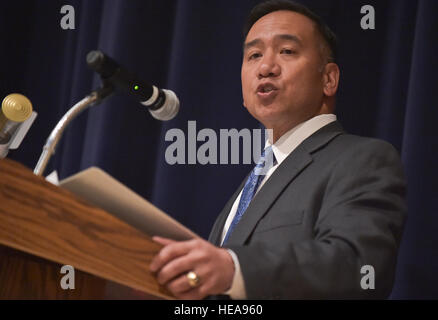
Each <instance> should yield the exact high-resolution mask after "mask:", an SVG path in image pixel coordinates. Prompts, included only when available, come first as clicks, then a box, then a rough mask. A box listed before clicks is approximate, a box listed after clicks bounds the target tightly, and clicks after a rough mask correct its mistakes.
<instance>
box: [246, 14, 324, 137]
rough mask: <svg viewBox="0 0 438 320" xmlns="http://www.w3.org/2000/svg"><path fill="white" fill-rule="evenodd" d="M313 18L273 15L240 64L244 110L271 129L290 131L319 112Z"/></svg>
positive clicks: (260, 25)
mask: <svg viewBox="0 0 438 320" xmlns="http://www.w3.org/2000/svg"><path fill="white" fill-rule="evenodd" d="M319 37H320V36H319V34H318V33H317V30H316V27H315V25H314V23H313V21H312V20H310V19H309V18H307V17H305V16H303V15H301V14H299V13H295V12H292V11H275V12H272V13H269V14H267V15H265V16H263V17H262V18H260V19H259V20H258V21H257V22H256V23H255V24H254V25H253V26H252V28H251V29H250V31H249V33H248V35H247V37H246V41H245V48H244V54H243V62H242V72H241V77H242V92H243V102H244V106H245V107H246V108H247V109H248V111H249V113H250V114H251V115H252V116H253V117H254V118H256V119H257V120H259V121H260V122H261V123H263V124H264V125H265V127H267V128H274V134H275V130H276V129H282V130H283V131H286V129H287V130H289V129H291V128H292V127H294V126H296V125H297V124H299V123H301V122H303V121H305V120H308V119H310V118H311V117H313V116H316V115H318V114H320V113H321V106H322V102H323V96H324V93H323V72H322V71H321V70H322V67H323V64H322V60H323V59H322V54H321V49H320V48H321V47H320V46H321V40H320V38H319Z"/></svg>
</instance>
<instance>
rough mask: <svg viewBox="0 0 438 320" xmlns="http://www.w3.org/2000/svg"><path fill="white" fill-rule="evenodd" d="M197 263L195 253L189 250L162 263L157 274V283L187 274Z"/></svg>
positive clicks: (164, 282) (163, 282)
mask: <svg viewBox="0 0 438 320" xmlns="http://www.w3.org/2000/svg"><path fill="white" fill-rule="evenodd" d="M197 264H198V263H197V259H196V255H195V254H193V253H191V252H189V253H188V254H186V255H182V256H180V257H178V258H175V259H173V260H172V261H170V262H169V263H167V264H166V265H164V266H163V267H162V268H161V270H160V271H159V272H158V274H157V281H158V283H159V284H162V285H163V284H166V283H167V282H169V281H171V280H172V279H174V278H175V277H177V276H178V275H180V274H184V275H185V274H187V272H189V271H191V270H193V269H194V266H196V265H197Z"/></svg>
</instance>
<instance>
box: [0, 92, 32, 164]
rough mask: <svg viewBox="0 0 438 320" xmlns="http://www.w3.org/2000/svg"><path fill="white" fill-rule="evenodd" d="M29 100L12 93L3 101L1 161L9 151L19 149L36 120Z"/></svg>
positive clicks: (0, 138) (1, 113)
mask: <svg viewBox="0 0 438 320" xmlns="http://www.w3.org/2000/svg"><path fill="white" fill-rule="evenodd" d="M36 116H37V114H36V112H35V111H33V110H32V103H31V102H30V100H29V99H28V98H26V97H25V96H23V95H21V94H19V93H12V94H10V95H8V96H6V98H4V99H3V102H2V108H1V110H0V159H1V158H5V157H6V156H7V154H8V152H9V149H17V148H18V147H19V146H20V144H21V141H23V138H24V136H25V135H26V133H27V131H28V130H29V128H30V126H31V125H32V123H33V121H34V120H35V118H36Z"/></svg>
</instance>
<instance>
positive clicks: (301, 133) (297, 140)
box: [221, 114, 336, 299]
mask: <svg viewBox="0 0 438 320" xmlns="http://www.w3.org/2000/svg"><path fill="white" fill-rule="evenodd" d="M335 120H336V115H334V114H322V115H319V116H316V117H313V118H311V119H309V120H307V121H305V122H302V123H300V124H299V125H297V126H295V127H294V128H292V129H290V130H289V131H288V132H286V133H285V134H283V135H282V136H281V137H280V139H278V140H277V141H276V142H275V143H274V144H272V137H271V136H270V135H269V137H268V139H267V140H266V143H265V148H267V147H268V146H270V145H272V151H273V152H274V155H275V159H277V164H276V165H275V166H273V167H272V168H271V169H269V170H268V172H267V173H266V176H265V177H264V179H263V180H262V182H261V183H260V186H259V187H258V189H257V191H256V194H257V192H258V191H259V190H260V189H261V188H262V187H263V185H264V184H265V182H266V181H267V180H268V179H269V177H270V176H271V175H272V173H273V172H274V171H275V170H276V169H277V168H278V166H279V165H281V163H282V162H283V161H284V159H286V157H287V156H288V155H289V154H290V153H291V152H292V151H294V150H295V148H296V147H298V146H299V145H300V144H301V143H302V142H303V141H304V140H305V139H307V138H308V137H309V136H311V135H312V134H313V133H315V132H316V131H318V130H319V129H321V128H322V127H324V126H326V125H327V124H329V123H331V122H333V121H335ZM242 191H243V189H242V190H241V191H240V193H239V195H238V196H237V198H236V200H235V201H234V204H233V206H232V207H231V211H230V213H229V214H228V218H227V220H226V222H225V225H224V229H223V231H222V237H221V243H222V242H223V241H224V238H225V235H226V234H227V231H228V228H229V227H230V225H231V222H232V221H233V218H234V216H235V215H236V211H237V207H238V206H239V202H240V197H241V196H242ZM228 252H229V253H230V254H231V257H232V258H233V261H234V266H235V272H234V277H233V282H232V284H231V288H230V289H229V290H228V291H227V292H225V294H227V295H229V296H230V297H231V298H232V299H245V298H246V291H245V283H244V282H243V276H242V272H241V270H240V264H239V259H238V258H237V255H236V254H235V253H234V252H233V251H232V250H228Z"/></svg>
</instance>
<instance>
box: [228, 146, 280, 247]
mask: <svg viewBox="0 0 438 320" xmlns="http://www.w3.org/2000/svg"><path fill="white" fill-rule="evenodd" d="M276 164H277V160H276V159H275V156H274V153H273V152H272V146H269V147H267V148H266V149H265V150H263V152H262V154H261V156H260V159H259V161H258V162H257V165H256V166H255V167H254V169H253V170H252V171H251V174H250V176H249V178H248V180H246V183H245V186H244V187H243V191H242V196H241V197H240V202H239V206H238V207H237V211H236V214H235V216H234V218H233V221H232V222H231V225H230V227H229V228H228V231H227V234H226V235H225V238H224V241H223V242H222V245H224V244H225V243H226V242H227V240H228V238H229V236H230V234H231V232H233V229H234V228H235V227H236V225H237V224H238V223H239V221H240V218H242V216H243V214H244V213H245V211H246V208H248V206H249V204H250V202H251V200H252V198H254V195H255V194H256V192H257V189H258V187H259V186H260V183H261V182H262V181H263V178H264V177H265V176H266V173H267V172H268V170H269V169H270V168H272V167H273V166H275V165H276Z"/></svg>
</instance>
